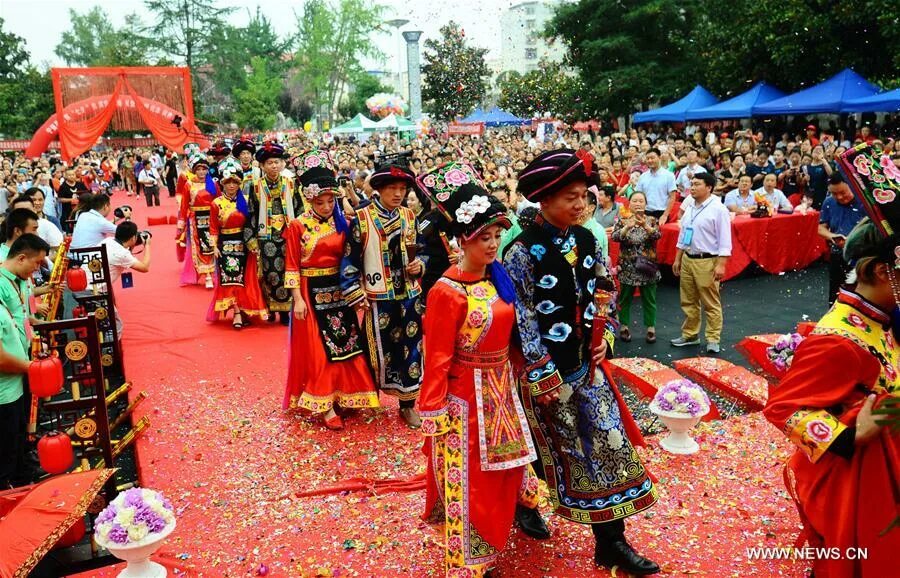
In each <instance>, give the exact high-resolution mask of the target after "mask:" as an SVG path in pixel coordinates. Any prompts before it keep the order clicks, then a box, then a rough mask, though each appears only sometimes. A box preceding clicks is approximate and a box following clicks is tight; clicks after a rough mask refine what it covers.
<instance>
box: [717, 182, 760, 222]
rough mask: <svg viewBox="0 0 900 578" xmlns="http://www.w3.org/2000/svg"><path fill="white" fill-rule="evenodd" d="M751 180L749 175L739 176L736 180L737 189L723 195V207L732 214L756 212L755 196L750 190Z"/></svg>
mask: <svg viewBox="0 0 900 578" xmlns="http://www.w3.org/2000/svg"><path fill="white" fill-rule="evenodd" d="M752 186H753V179H752V178H750V175H741V178H740V179H738V188H736V189H734V190H733V191H730V192H729V193H728V194H726V195H725V206H726V207H728V210H729V211H731V212H732V213H737V214H738V215H745V214H749V213H752V212H753V211H755V210H756V195H754V194H753V191H751V190H750V189H751V188H752Z"/></svg>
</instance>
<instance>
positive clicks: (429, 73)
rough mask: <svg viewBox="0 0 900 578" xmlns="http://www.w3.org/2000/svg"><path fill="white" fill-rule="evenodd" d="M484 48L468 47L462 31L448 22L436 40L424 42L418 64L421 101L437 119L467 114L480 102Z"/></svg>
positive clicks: (485, 70) (485, 69)
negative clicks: (420, 69) (421, 62)
mask: <svg viewBox="0 0 900 578" xmlns="http://www.w3.org/2000/svg"><path fill="white" fill-rule="evenodd" d="M485 54H487V49H486V48H476V47H474V46H469V44H468V43H467V42H466V38H465V32H464V31H463V30H462V28H460V27H459V25H458V24H457V23H455V22H453V21H450V22H449V23H448V24H447V25H445V26H442V27H441V38H440V39H439V40H435V39H428V40H426V41H425V51H424V55H423V62H424V63H423V64H422V79H423V85H424V86H423V87H422V101H423V102H424V103H425V105H426V107H427V110H428V111H429V112H431V114H432V115H434V116H435V117H436V118H438V119H441V120H452V119H454V118H456V117H458V116H464V115H466V114H468V113H469V112H470V111H471V110H472V109H473V108H475V107H476V106H478V105H479V104H481V102H482V101H483V100H484V95H485V92H486V88H487V87H486V79H487V77H488V76H489V71H488V67H487V64H485V62H484V55H485Z"/></svg>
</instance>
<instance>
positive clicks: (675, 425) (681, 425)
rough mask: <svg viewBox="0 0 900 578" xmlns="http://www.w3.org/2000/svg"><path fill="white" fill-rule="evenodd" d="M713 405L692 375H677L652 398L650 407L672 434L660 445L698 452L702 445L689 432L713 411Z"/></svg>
mask: <svg viewBox="0 0 900 578" xmlns="http://www.w3.org/2000/svg"><path fill="white" fill-rule="evenodd" d="M710 407H711V403H710V401H709V396H708V395H706V392H705V391H703V388H702V387H700V386H699V385H697V384H696V383H694V382H693V381H691V380H689V379H676V380H673V381H670V382H668V383H667V384H665V385H664V386H662V387H661V388H659V390H658V391H657V392H656V395H655V396H653V401H651V402H650V411H651V412H653V413H655V414H656V415H657V416H659V419H660V420H661V421H662V422H663V423H664V424H666V427H667V428H668V429H669V435H668V436H666V437H665V438H663V439H661V440H660V442H659V445H660V446H661V447H662V448H663V449H664V450H666V451H668V452H670V453H673V454H693V453H695V452H697V451H698V450H699V449H700V446H699V445H698V444H697V442H696V441H694V439H693V438H692V437H691V436H690V434H689V432H690V431H691V429H692V428H693V427H694V426H695V425H697V423H698V422H699V421H700V419H701V418H702V417H703V416H704V415H706V414H707V413H709V410H710Z"/></svg>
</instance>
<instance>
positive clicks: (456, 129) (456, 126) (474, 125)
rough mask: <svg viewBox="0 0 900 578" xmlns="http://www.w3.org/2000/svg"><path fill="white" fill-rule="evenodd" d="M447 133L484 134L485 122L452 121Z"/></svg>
mask: <svg viewBox="0 0 900 578" xmlns="http://www.w3.org/2000/svg"><path fill="white" fill-rule="evenodd" d="M447 133H448V134H450V135H451V136H452V135H467V134H468V135H474V134H478V135H480V134H484V123H483V122H471V123H470V122H467V123H459V122H451V123H450V125H449V126H448V127H447Z"/></svg>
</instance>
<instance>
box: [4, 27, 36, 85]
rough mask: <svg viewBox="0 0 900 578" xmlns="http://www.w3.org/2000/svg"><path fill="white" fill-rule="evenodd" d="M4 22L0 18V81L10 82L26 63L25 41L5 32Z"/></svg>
mask: <svg viewBox="0 0 900 578" xmlns="http://www.w3.org/2000/svg"><path fill="white" fill-rule="evenodd" d="M5 27H6V22H5V20H3V18H0V81H5V80H11V79H12V78H14V77H15V76H16V75H17V74H19V73H20V72H21V71H22V69H23V65H24V63H26V62H27V61H28V56H29V55H28V51H27V50H25V39H24V38H22V37H21V36H19V35H17V34H13V33H12V32H6V31H5V30H4V28H5Z"/></svg>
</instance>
